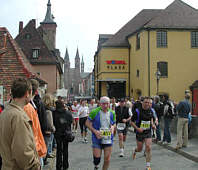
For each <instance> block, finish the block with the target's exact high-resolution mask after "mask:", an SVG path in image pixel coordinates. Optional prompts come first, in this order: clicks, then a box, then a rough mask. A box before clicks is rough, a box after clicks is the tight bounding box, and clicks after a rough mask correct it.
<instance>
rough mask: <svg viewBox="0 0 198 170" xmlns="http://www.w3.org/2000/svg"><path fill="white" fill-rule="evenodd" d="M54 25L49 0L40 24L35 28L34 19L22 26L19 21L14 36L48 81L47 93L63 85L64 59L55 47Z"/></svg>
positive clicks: (35, 67) (34, 66) (43, 77)
mask: <svg viewBox="0 0 198 170" xmlns="http://www.w3.org/2000/svg"><path fill="white" fill-rule="evenodd" d="M56 27H57V24H56V22H55V21H54V17H53V15H52V13H51V3H50V0H49V1H48V4H47V12H46V16H45V19H44V20H43V22H41V23H40V26H39V27H38V28H36V20H35V19H32V20H30V21H29V23H28V24H27V25H26V26H25V27H24V28H23V22H20V23H19V34H18V35H17V37H16V38H15V40H16V42H17V43H18V44H19V46H20V47H21V49H22V51H23V52H24V54H25V55H26V56H27V58H28V60H29V61H30V63H31V65H32V67H33V68H34V70H36V72H37V75H39V76H40V77H41V78H42V79H44V80H45V81H46V82H47V83H48V87H47V92H49V93H55V92H56V90H57V89H60V88H62V87H63V63H64V60H63V59H62V58H61V57H60V52H59V50H58V49H56Z"/></svg>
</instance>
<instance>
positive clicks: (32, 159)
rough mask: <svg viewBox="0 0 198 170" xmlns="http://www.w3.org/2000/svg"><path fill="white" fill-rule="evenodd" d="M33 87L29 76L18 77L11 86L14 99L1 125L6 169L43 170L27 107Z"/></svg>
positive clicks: (0, 147)
mask: <svg viewBox="0 0 198 170" xmlns="http://www.w3.org/2000/svg"><path fill="white" fill-rule="evenodd" d="M31 90H32V87H31V83H30V82H29V81H28V80H26V79H23V78H18V79H16V80H14V82H13V84H12V86H11V93H12V101H11V103H9V104H8V105H7V106H6V109H5V111H4V112H3V114H1V115H0V129H3V130H1V131H0V139H1V140H0V154H1V156H2V162H3V165H2V169H14V170H22V169H31V170H40V163H39V157H38V153H37V151H36V145H35V141H34V136H33V133H32V121H31V120H30V118H29V117H28V116H27V114H26V113H25V111H24V109H23V108H24V106H25V105H26V104H28V103H29V102H30V99H31V93H32V91H31ZM13 146H14V147H13Z"/></svg>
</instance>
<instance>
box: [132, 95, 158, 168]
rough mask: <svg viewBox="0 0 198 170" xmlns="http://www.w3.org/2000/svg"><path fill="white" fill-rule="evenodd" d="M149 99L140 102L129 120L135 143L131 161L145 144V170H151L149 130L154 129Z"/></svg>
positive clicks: (150, 138)
mask: <svg viewBox="0 0 198 170" xmlns="http://www.w3.org/2000/svg"><path fill="white" fill-rule="evenodd" d="M149 103H150V98H149V97H145V98H144V100H143V102H142V107H141V108H139V109H136V110H135V112H134V113H133V116H132V118H131V120H132V122H131V125H132V126H133V127H134V128H135V130H136V142H137V147H136V148H135V150H134V151H133V159H135V157H136V152H141V151H142V148H143V143H145V151H146V169H147V170H151V168H150V161H151V144H152V135H151V134H152V133H151V129H152V128H154V129H155V125H154V116H153V112H152V110H151V109H150V106H149Z"/></svg>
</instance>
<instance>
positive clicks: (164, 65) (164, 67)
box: [157, 61, 168, 77]
mask: <svg viewBox="0 0 198 170" xmlns="http://www.w3.org/2000/svg"><path fill="white" fill-rule="evenodd" d="M157 69H158V70H159V71H160V73H161V77H168V62H165V61H162V62H158V63H157Z"/></svg>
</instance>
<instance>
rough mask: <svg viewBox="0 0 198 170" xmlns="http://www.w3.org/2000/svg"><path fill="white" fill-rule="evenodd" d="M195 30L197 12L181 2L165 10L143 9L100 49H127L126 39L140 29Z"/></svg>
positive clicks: (197, 26)
mask: <svg viewBox="0 0 198 170" xmlns="http://www.w3.org/2000/svg"><path fill="white" fill-rule="evenodd" d="M159 28H161V29H163V28H165V29H197V28H198V10H197V9H195V8H193V7H191V6H189V5H188V4H186V3H185V2H183V1H181V0H175V1H173V3H171V4H170V5H169V6H168V7H167V8H165V9H144V10H142V11H141V12H140V13H138V14H137V15H136V16H135V17H134V18H132V19H131V20H130V21H129V22H128V23H127V24H126V25H124V26H123V27H122V28H121V29H120V30H119V31H118V32H117V33H116V34H114V36H113V37H112V38H110V39H109V40H108V41H106V42H105V43H104V44H102V47H129V43H128V40H127V37H128V36H130V35H133V34H134V33H136V32H137V31H139V30H141V29H159Z"/></svg>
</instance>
